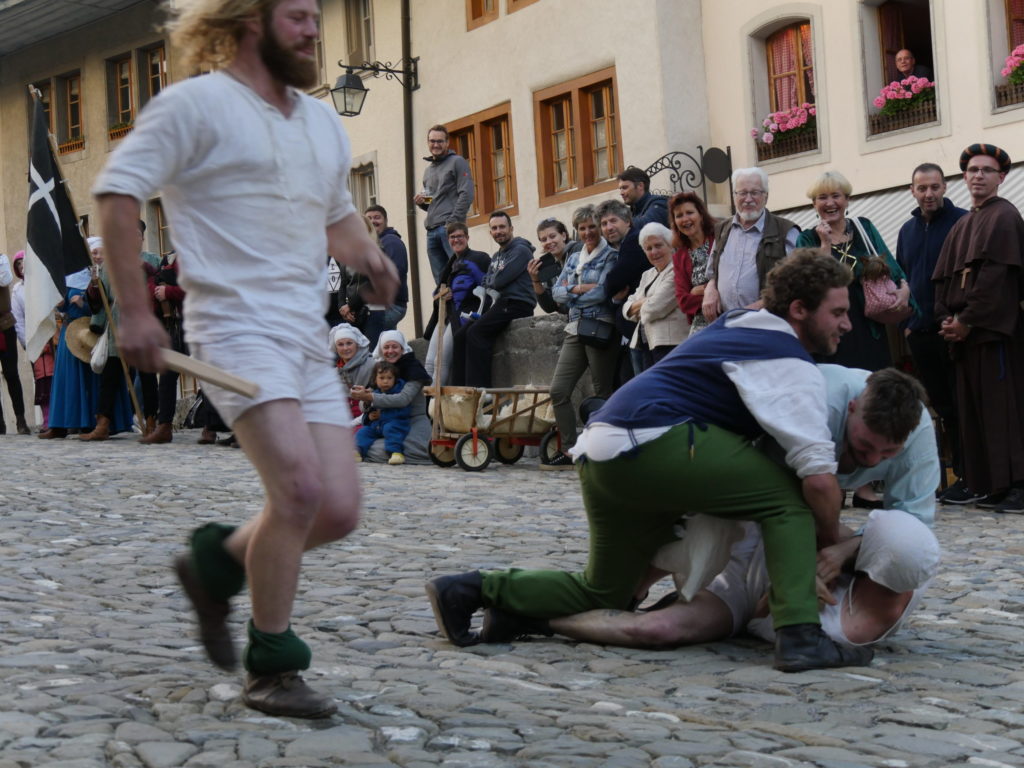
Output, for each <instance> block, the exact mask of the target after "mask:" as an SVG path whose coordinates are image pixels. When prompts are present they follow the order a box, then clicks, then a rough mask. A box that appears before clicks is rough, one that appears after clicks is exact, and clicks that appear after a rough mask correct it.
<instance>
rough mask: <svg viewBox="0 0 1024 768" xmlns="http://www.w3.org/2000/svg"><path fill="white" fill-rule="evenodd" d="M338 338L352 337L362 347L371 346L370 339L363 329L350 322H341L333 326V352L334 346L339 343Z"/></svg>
mask: <svg viewBox="0 0 1024 768" xmlns="http://www.w3.org/2000/svg"><path fill="white" fill-rule="evenodd" d="M338 339H352V341H354V342H355V343H356V346H357V347H359V348H360V349H364V348H366V347H368V346H370V340H369V339H368V338H366V337H365V336H363V334H362V331H360V330H359V329H358V328H355V327H354V326H351V325H349V324H348V323H341V324H340V325H336V326H334V327H333V328H331V351H332V352H333V351H334V346H335V345H336V344H337V343H338Z"/></svg>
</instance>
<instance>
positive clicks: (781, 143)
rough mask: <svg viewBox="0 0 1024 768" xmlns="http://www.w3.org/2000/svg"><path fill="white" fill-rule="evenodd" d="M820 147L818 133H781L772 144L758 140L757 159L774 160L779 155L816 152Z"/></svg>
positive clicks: (761, 160) (760, 160)
mask: <svg viewBox="0 0 1024 768" xmlns="http://www.w3.org/2000/svg"><path fill="white" fill-rule="evenodd" d="M817 149H818V133H817V131H815V132H813V133H795V134H785V133H783V134H779V135H777V136H776V137H775V140H774V141H772V142H771V143H770V144H765V143H764V142H761V141H759V142H757V161H758V162H759V163H760V162H763V161H765V160H774V159H776V158H779V157H788V156H789V155H798V154H800V153H801V152H814V151H816V150H817Z"/></svg>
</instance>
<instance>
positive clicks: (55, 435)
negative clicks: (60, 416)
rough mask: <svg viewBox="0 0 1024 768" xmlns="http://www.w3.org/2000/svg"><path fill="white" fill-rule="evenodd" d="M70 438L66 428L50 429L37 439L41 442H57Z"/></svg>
mask: <svg viewBox="0 0 1024 768" xmlns="http://www.w3.org/2000/svg"><path fill="white" fill-rule="evenodd" d="M67 436H68V431H67V429H65V428H64V427H50V428H49V429H47V430H46V431H45V432H40V433H39V434H38V435H37V437H38V438H39V439H40V440H57V439H63V438H65V437H67Z"/></svg>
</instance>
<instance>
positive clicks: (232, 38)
mask: <svg viewBox="0 0 1024 768" xmlns="http://www.w3.org/2000/svg"><path fill="white" fill-rule="evenodd" d="M278 2H279V0H165V9H166V11H167V13H168V20H167V22H166V23H165V24H164V29H165V30H166V31H167V33H168V34H169V35H170V37H171V43H172V45H174V47H175V48H177V49H178V51H179V53H180V55H181V58H182V61H183V63H184V65H185V66H186V67H187V68H188V69H190V70H200V69H205V68H217V67H222V66H224V65H226V64H229V63H230V62H231V60H232V59H233V58H234V57H235V52H236V51H237V49H238V41H239V40H241V39H242V35H243V34H244V31H245V21H246V20H247V19H249V18H251V17H252V16H254V15H255V16H257V17H259V18H264V19H265V18H267V15H268V14H269V12H270V11H271V10H272V9H273V7H274V6H275V5H277V3H278Z"/></svg>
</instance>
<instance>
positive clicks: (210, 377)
mask: <svg viewBox="0 0 1024 768" xmlns="http://www.w3.org/2000/svg"><path fill="white" fill-rule="evenodd" d="M161 352H162V353H163V358H164V363H165V364H166V365H167V367H168V368H170V369H171V370H172V371H177V372H178V373H187V374H189V375H190V376H195V377H196V378H197V379H202V380H203V381H208V382H210V383H211V384H215V385H216V386H218V387H220V388H221V389H227V390H229V391H231V392H235V393H237V394H239V395H243V396H244V397H256V395H258V394H259V392H260V385H259V384H257V383H256V382H254V381H249V380H248V379H243V378H242V377H241V376H235V375H234V374H233V373H228V372H227V371H225V370H223V369H222V368H218V367H217V366H215V365H210V364H209V363H204V362H203V361H202V360H196V359H195V358H194V357H189V356H188V355H183V354H181V353H180V352H175V351H174V350H173V349H163V350H161Z"/></svg>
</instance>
